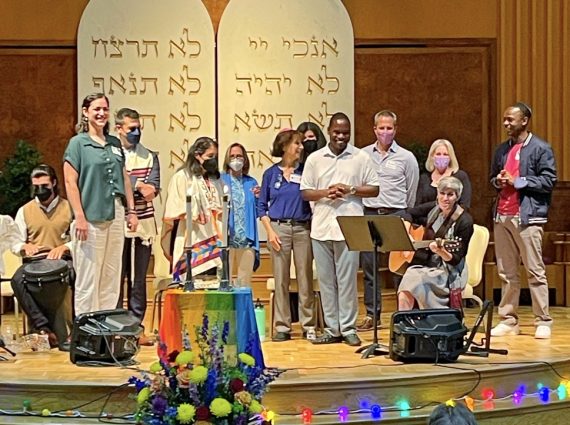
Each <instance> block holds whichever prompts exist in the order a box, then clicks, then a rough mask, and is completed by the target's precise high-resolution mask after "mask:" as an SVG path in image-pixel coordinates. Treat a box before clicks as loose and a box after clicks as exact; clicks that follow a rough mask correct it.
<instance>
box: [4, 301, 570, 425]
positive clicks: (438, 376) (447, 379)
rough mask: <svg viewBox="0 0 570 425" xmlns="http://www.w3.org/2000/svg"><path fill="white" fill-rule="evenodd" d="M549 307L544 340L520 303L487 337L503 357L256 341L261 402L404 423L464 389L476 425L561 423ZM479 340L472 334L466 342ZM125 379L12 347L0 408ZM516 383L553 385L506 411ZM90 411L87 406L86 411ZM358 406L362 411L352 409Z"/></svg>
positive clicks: (566, 360)
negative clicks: (545, 399)
mask: <svg viewBox="0 0 570 425" xmlns="http://www.w3.org/2000/svg"><path fill="white" fill-rule="evenodd" d="M551 311H552V315H553V318H554V320H555V323H554V327H553V335H552V339H550V340H535V339H534V338H533V335H534V326H533V325H532V321H533V318H532V313H531V310H530V307H523V308H521V312H522V314H521V329H522V335H519V336H517V337H502V338H494V339H493V340H492V344H491V346H492V348H502V349H507V350H508V351H509V353H508V355H506V356H502V355H495V354H492V355H491V356H489V358H477V357H467V356H461V357H460V358H459V360H458V361H457V362H455V363H452V364H447V365H433V364H402V363H398V362H394V361H392V360H390V359H389V358H388V357H386V356H377V357H372V358H368V359H362V358H361V356H360V355H359V354H356V353H355V349H354V347H349V346H347V345H345V344H332V345H320V346H315V345H312V344H310V343H309V342H307V341H305V340H302V339H301V338H300V337H299V332H297V333H295V334H293V339H292V340H291V341H288V342H281V343H276V342H270V341H266V342H264V343H263V351H264V356H265V361H266V364H267V365H268V366H271V367H276V368H279V369H283V370H285V372H284V373H283V374H282V375H281V376H280V378H279V379H278V380H277V381H275V382H274V383H273V384H271V387H270V391H269V392H268V393H267V394H266V397H265V398H264V404H265V405H266V406H268V407H269V408H270V409H272V410H273V411H275V412H276V413H277V414H279V415H280V417H279V419H278V423H279V424H286V423H295V424H299V423H302V420H301V419H300V416H299V414H300V412H301V410H302V409H303V408H309V409H311V410H312V411H313V414H314V416H313V420H312V422H313V423H336V422H338V415H337V414H336V411H337V410H338V408H339V407H340V406H347V407H348V408H349V409H350V410H351V412H353V413H351V414H350V415H349V418H348V419H349V420H348V421H349V422H369V421H370V420H369V419H370V414H369V413H367V412H366V411H365V410H366V408H367V407H370V406H371V405H373V404H379V405H380V406H382V407H386V408H387V410H393V411H392V412H390V411H385V412H384V416H383V419H382V421H383V422H385V421H386V422H387V423H391V422H392V423H406V424H413V423H425V416H426V415H427V414H428V413H429V411H430V410H431V409H432V408H433V404H434V403H437V402H445V401H446V400H447V399H450V398H454V399H460V398H461V397H464V396H465V395H469V396H470V397H471V398H473V399H475V403H476V406H475V411H476V412H477V417H478V419H479V420H480V423H485V424H491V423H493V424H495V423H496V424H499V423H500V424H506V423H525V424H532V423H535V422H533V419H532V414H537V415H538V417H540V418H542V419H543V420H542V422H541V421H537V422H536V423H537V424H538V423H567V421H566V418H567V417H568V414H569V412H568V409H569V408H570V407H569V406H568V403H567V402H566V400H565V398H560V397H559V396H560V395H559V394H558V396H557V395H556V394H557V393H556V388H557V387H558V386H559V384H560V382H561V381H562V380H563V379H570V309H569V308H563V307H554V308H552V309H551ZM477 312H478V310H477V309H467V310H466V322H467V325H468V326H469V325H471V324H473V323H474V320H475V317H476V314H477ZM7 319H8V320H6V316H5V318H4V320H3V326H5V324H7V323H6V322H9V321H10V319H11V317H10V316H8V317H7ZM12 320H13V319H12ZM382 323H383V324H385V325H384V326H383V327H382V329H381V330H380V342H384V343H387V342H388V338H389V330H388V324H389V323H390V315H388V314H385V315H383V316H382ZM12 324H13V322H12ZM360 336H361V337H362V339H363V342H364V343H367V342H370V341H371V340H372V331H368V332H364V333H360ZM480 337H482V334H480V335H478V337H477V339H476V340H477V341H479V340H480ZM155 359H156V349H155V348H153V347H142V348H141V351H140V353H139V354H138V355H137V357H136V360H137V361H138V362H140V364H139V367H140V368H143V369H144V368H147V367H148V365H149V364H150V363H151V362H153V361H155ZM132 375H137V371H136V370H134V368H130V369H121V368H117V367H103V368H101V367H99V368H94V367H78V366H76V365H73V364H72V363H71V362H70V361H69V355H68V354H67V353H62V352H59V351H57V350H51V351H50V352H47V353H20V354H18V355H17V357H16V358H15V359H14V360H10V361H7V362H0V400H1V401H0V408H1V409H18V408H20V407H21V403H22V400H23V399H25V398H26V397H27V399H30V400H32V403H33V409H35V410H38V409H39V410H41V409H42V408H50V409H51V410H55V409H56V408H57V409H66V408H69V407H71V405H73V403H76V404H78V403H79V402H80V401H82V400H83V401H85V400H90V399H93V398H95V397H96V396H97V395H98V394H99V393H105V392H109V391H111V390H112V389H115V388H117V387H119V386H120V385H122V384H124V383H126V382H127V380H128V378H129V377H130V376H132ZM520 385H524V386H525V388H526V390H525V392H526V393H528V394H531V393H536V392H537V391H538V389H537V385H543V386H546V387H548V388H550V389H553V390H554V392H553V393H551V394H553V395H552V396H551V403H550V404H545V403H540V402H539V400H538V398H537V397H527V398H526V400H525V401H523V404H522V405H521V406H516V409H515V406H514V405H513V402H512V397H510V396H511V395H512V394H513V392H514V391H515V390H516V389H517V388H518V387H519V386H520ZM485 389H492V390H493V392H494V393H495V397H494V406H493V408H490V406H489V404H488V403H487V406H485V405H484V403H483V401H482V398H483V396H482V392H483V391H484V390H485ZM129 391H130V390H127V389H123V390H121V391H119V392H117V394H121V393H122V394H123V395H122V396H121V397H120V398H121V403H123V405H122V406H121V407H120V408H119V409H128V406H129V403H131V404H130V405H132V401H130V400H126V397H125V395H126V394H127V393H128V392H129ZM568 392H569V393H570V387H569V391H568ZM50 394H51V395H50ZM63 394H67V396H66V395H63ZM62 397H63V398H62ZM36 398H38V400H36ZM501 398H504V399H503V400H500V399H501ZM34 400H35V401H34ZM402 400H405V401H407V402H408V404H409V405H410V407H411V410H410V411H409V412H407V413H408V416H407V417H402V412H401V411H400V410H401V409H398V408H397V406H400V407H401V406H402V404H401V402H402ZM479 400H481V401H479ZM115 401H117V400H115ZM70 403H71V404H70ZM111 405H112V404H111ZM111 405H109V406H108V407H110V406H111ZM99 408H100V406H99V407H93V409H94V411H97V409H99ZM360 408H364V411H363V412H360V413H358V412H356V410H358V409H360ZM525 408H526V410H525ZM500 412H503V415H502V416H501V415H500ZM515 412H518V413H517V414H521V415H522V414H523V413H524V414H527V415H530V416H528V417H525V421H524V422H521V421H520V419H521V418H519V419H518V420H516V421H512V422H511V421H506V420H505V418H504V415H505V414H507V413H508V415H510V416H512V415H513V414H514V413H515ZM317 413H321V414H320V415H319V414H317ZM548 414H553V415H555V416H556V417H560V419H561V420H562V421H561V422H557V421H555V420H554V419H553V420H551V421H550V420H549V421H547V422H544V418H546V417H547V415H548ZM553 417H554V416H553ZM3 419H7V418H2V417H0V423H19V422H17V421H16V422H10V421H3ZM22 423H26V422H22ZM28 423H30V422H29V421H28ZM67 423H70V422H67ZM71 423H74V422H71ZM78 423H87V422H83V421H82V422H78Z"/></svg>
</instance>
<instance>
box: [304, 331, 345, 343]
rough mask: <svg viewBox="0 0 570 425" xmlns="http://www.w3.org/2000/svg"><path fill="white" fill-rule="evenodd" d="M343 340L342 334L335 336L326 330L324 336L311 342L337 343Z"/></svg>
mask: <svg viewBox="0 0 570 425" xmlns="http://www.w3.org/2000/svg"><path fill="white" fill-rule="evenodd" d="M339 342H342V336H334V335H331V334H329V333H327V332H325V333H324V334H323V335H322V336H320V337H319V338H317V339H314V340H312V341H311V343H313V344H316V345H319V344H336V343H339Z"/></svg>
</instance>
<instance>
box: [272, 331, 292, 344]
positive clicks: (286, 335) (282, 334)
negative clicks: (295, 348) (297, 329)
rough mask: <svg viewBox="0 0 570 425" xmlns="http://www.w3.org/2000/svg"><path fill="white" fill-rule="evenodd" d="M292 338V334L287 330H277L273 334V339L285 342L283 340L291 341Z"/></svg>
mask: <svg viewBox="0 0 570 425" xmlns="http://www.w3.org/2000/svg"><path fill="white" fill-rule="evenodd" d="M290 339H291V334H289V333H287V332H277V333H276V334H275V335H273V338H271V341H274V342H283V341H289V340H290Z"/></svg>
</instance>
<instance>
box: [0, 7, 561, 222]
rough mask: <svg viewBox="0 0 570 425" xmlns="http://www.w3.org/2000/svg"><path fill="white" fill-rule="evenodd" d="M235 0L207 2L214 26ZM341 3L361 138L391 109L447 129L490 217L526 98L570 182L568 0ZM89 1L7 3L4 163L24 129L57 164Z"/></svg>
mask: <svg viewBox="0 0 570 425" xmlns="http://www.w3.org/2000/svg"><path fill="white" fill-rule="evenodd" d="M228 1H229V0H204V4H205V5H206V7H207V8H208V10H209V12H210V15H211V16H212V21H213V22H214V27H215V28H217V24H218V22H219V19H220V17H221V14H222V13H223V10H224V8H225V6H226V5H227V3H228ZM343 3H344V4H345V5H346V8H347V10H348V12H349V14H350V16H351V19H352V22H353V26H354V32H355V37H356V38H357V40H356V47H357V49H356V58H355V61H356V63H355V72H356V76H357V78H356V104H357V107H356V114H357V116H356V122H355V129H356V137H357V140H356V143H357V144H358V145H363V144H366V143H368V142H370V141H371V140H372V131H371V119H372V115H373V113H374V112H376V111H377V110H379V109H380V108H383V107H388V108H392V109H394V110H395V111H396V112H398V114H399V117H400V125H401V129H400V134H399V139H400V140H402V141H404V142H408V141H412V140H416V141H420V142H421V143H425V144H429V143H430V142H431V141H432V140H433V139H434V138H435V137H441V136H443V137H448V138H449V139H450V140H452V141H453V142H454V144H455V146H456V149H457V151H458V155H459V159H460V161H461V165H462V167H463V168H465V169H466V170H467V171H468V172H469V173H470V175H471V178H472V180H473V181H474V186H475V187H476V190H475V192H474V214H475V216H476V218H477V220H478V221H479V222H483V223H487V222H488V220H487V217H488V210H489V204H490V199H491V198H492V192H491V191H490V188H489V187H488V185H486V184H485V183H486V179H487V171H488V166H489V164H488V163H489V161H490V156H491V154H492V150H493V149H494V147H495V146H496V144H497V143H498V142H499V141H500V139H501V138H502V137H504V133H503V131H502V128H501V119H500V116H501V114H502V111H503V109H504V108H505V107H506V106H508V105H509V104H511V103H512V102H514V101H516V100H519V99H520V100H525V101H527V102H528V103H529V104H531V105H532V106H533V109H534V114H535V115H534V117H533V120H532V129H533V130H534V131H535V132H536V133H537V134H539V135H541V136H543V137H544V138H546V139H547V140H549V141H550V142H551V143H552V146H553V148H554V151H555V154H556V157H557V161H558V166H559V177H560V179H561V180H565V181H570V152H569V151H570V148H568V147H566V144H567V142H568V140H566V139H567V138H568V135H569V134H570V2H568V1H567V0H549V1H544V2H543V1H534V0H499V1H498V2H497V1H496V0H462V2H461V7H457V1H456V0H417V1H415V2H409V3H408V2H401V0H343ZM86 4H87V0H43V1H42V2H37V1H34V0H3V1H2V2H1V4H0V16H2V17H3V18H4V19H3V25H2V27H0V72H1V74H0V75H2V79H0V110H1V111H2V115H1V117H0V162H1V161H3V160H4V158H5V157H6V156H7V155H8V154H9V153H10V152H12V151H13V147H14V144H15V141H16V140H17V139H20V138H23V139H27V140H30V141H31V142H33V143H35V144H37V146H38V147H40V149H41V151H42V152H43V154H44V158H45V160H46V161H49V162H51V163H53V164H54V165H57V163H58V161H60V158H61V153H62V152H63V150H64V148H65V144H66V143H67V140H68V139H69V137H70V135H71V134H73V130H72V128H73V125H74V123H75V121H76V119H77V116H76V115H77V111H76V110H75V109H76V108H75V99H76V97H77V93H76V75H75V74H76V66H75V56H74V53H75V46H76V40H75V34H76V31H77V27H78V24H79V18H80V16H81V13H82V11H83V8H84V7H85V5H86ZM30 11H34V12H35V13H30ZM370 45H373V46H376V47H372V48H371V47H370ZM410 46H412V47H410ZM34 48H36V50H34ZM495 59H496V60H495ZM387 70H390V71H389V72H387ZM569 208H570V183H566V182H563V183H561V184H559V185H558V187H557V189H556V191H555V195H554V208H553V210H552V214H551V221H552V223H551V224H550V226H549V227H550V228H551V229H553V230H554V229H555V230H567V231H568V230H570V216H569V215H568V214H566V211H567V210H568V209H569Z"/></svg>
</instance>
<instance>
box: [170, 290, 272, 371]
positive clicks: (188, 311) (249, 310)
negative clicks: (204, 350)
mask: <svg viewBox="0 0 570 425" xmlns="http://www.w3.org/2000/svg"><path fill="white" fill-rule="evenodd" d="M204 313H207V314H208V319H209V322H210V328H211V327H212V326H213V325H214V323H218V325H219V327H220V332H221V329H222V327H223V323H224V321H225V320H227V321H228V322H229V323H230V334H229V337H228V344H227V345H226V347H225V350H224V351H225V353H226V354H227V355H230V356H232V355H236V354H237V353H242V352H247V353H248V354H250V355H252V356H253V357H255V360H256V363H257V365H261V366H262V367H265V362H264V360H263V352H262V350H261V343H260V341H259V333H258V331H257V325H256V322H255V311H254V306H253V298H252V293H251V288H234V289H233V290H232V291H230V292H225V291H208V290H196V291H193V292H184V291H182V290H180V289H169V290H168V291H167V292H166V295H165V297H164V307H163V314H162V321H161V323H160V338H161V340H162V341H163V342H164V343H166V346H167V347H168V352H171V351H174V350H178V351H181V350H182V332H183V331H184V330H185V329H186V331H187V332H188V334H189V336H190V341H191V344H192V349H193V350H196V349H197V342H196V328H197V327H201V326H202V316H203V314H204Z"/></svg>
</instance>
